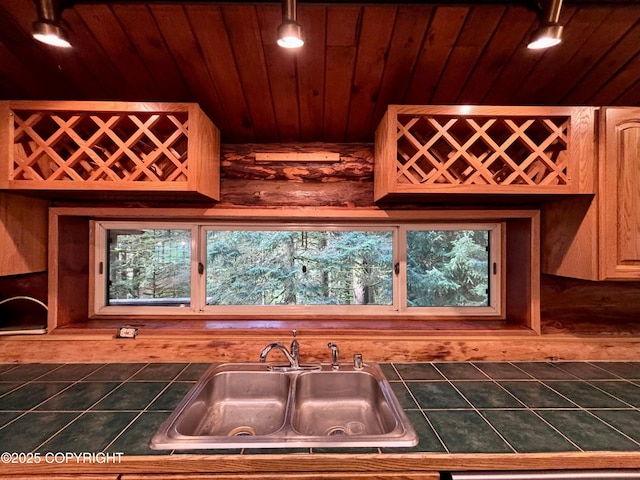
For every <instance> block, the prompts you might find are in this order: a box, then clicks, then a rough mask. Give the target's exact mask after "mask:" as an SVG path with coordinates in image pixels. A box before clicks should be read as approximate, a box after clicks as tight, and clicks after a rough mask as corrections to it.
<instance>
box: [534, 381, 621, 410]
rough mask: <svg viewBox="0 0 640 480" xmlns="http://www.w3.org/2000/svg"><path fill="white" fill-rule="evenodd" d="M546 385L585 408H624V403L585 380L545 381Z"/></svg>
mask: <svg viewBox="0 0 640 480" xmlns="http://www.w3.org/2000/svg"><path fill="white" fill-rule="evenodd" d="M545 383H546V385H548V386H549V387H551V388H553V389H554V390H555V391H556V392H559V393H561V394H562V395H564V396H565V397H567V398H569V399H571V401H572V402H574V403H577V404H578V405H580V406H581V407H585V408H624V407H625V406H626V405H625V404H624V403H621V402H619V401H618V400H616V399H615V398H613V397H611V396H610V395H607V394H606V393H603V392H601V391H600V390H598V389H596V388H593V387H592V386H591V385H589V384H588V383H585V382H560V381H547V382H545Z"/></svg>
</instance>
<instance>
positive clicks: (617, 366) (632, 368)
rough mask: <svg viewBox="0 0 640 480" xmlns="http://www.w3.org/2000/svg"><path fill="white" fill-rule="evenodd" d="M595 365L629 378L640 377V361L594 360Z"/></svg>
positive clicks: (636, 378)
mask: <svg viewBox="0 0 640 480" xmlns="http://www.w3.org/2000/svg"><path fill="white" fill-rule="evenodd" d="M594 365H597V366H598V367H600V368H604V369H605V370H606V371H608V372H611V373H613V374H614V375H618V376H619V377H622V378H626V379H628V380H638V379H640V362H594Z"/></svg>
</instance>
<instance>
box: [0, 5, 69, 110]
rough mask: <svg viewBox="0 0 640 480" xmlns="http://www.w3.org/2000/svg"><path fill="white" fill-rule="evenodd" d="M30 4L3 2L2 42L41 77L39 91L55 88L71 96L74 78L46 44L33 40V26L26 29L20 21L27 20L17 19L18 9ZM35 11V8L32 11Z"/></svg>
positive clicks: (0, 14) (66, 96) (64, 94)
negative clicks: (58, 61)
mask: <svg viewBox="0 0 640 480" xmlns="http://www.w3.org/2000/svg"><path fill="white" fill-rule="evenodd" d="M29 5H30V4H29V3H28V2H3V4H2V5H0V42H1V43H3V44H4V45H5V46H6V47H7V48H9V49H10V51H11V53H12V54H13V56H14V57H15V58H17V59H20V61H21V62H22V63H23V64H24V66H25V67H26V68H27V69H29V70H31V71H32V72H33V74H34V76H35V78H36V79H38V83H39V84H40V88H39V89H38V93H36V94H39V95H46V91H47V90H48V89H50V88H52V87H53V88H54V89H55V90H56V91H57V92H58V95H59V96H61V97H65V98H72V97H73V95H74V93H75V91H74V85H75V82H74V79H73V78H69V76H68V75H67V74H66V72H65V71H62V70H61V69H59V68H58V65H57V64H56V62H55V61H54V59H53V57H52V56H51V55H50V54H49V50H51V49H50V48H48V47H45V46H44V45H43V46H42V47H41V46H40V45H41V43H40V42H34V40H33V37H31V35H30V34H29V33H27V32H29V31H31V27H30V26H29V27H28V30H24V29H23V28H21V23H24V22H21V21H20V20H18V19H16V8H17V9H18V11H21V10H22V7H26V8H27V9H28V6H29ZM35 13H36V12H35V8H34V9H33V14H35ZM30 93H31V92H30ZM31 94H33V93H31Z"/></svg>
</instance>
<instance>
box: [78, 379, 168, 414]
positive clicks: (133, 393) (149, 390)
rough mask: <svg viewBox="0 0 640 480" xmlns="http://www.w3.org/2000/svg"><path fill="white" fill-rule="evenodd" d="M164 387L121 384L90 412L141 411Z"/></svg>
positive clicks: (148, 384) (133, 383) (154, 383)
mask: <svg viewBox="0 0 640 480" xmlns="http://www.w3.org/2000/svg"><path fill="white" fill-rule="evenodd" d="M166 386H167V384H166V383H160V382H131V383H123V384H122V386H120V387H119V388H117V389H116V390H114V391H113V392H111V393H110V394H109V395H108V396H107V397H105V398H104V399H102V400H101V401H100V402H98V403H97V404H96V405H94V406H93V407H92V408H91V410H142V409H144V408H146V407H147V405H149V403H151V401H152V400H153V399H154V398H155V396H156V395H158V393H160V391H161V390H162V389H163V388H164V387H166Z"/></svg>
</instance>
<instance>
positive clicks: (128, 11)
mask: <svg viewBox="0 0 640 480" xmlns="http://www.w3.org/2000/svg"><path fill="white" fill-rule="evenodd" d="M111 8H112V10H113V12H114V14H115V16H116V18H117V19H118V22H120V24H121V25H122V28H123V30H124V31H126V32H127V35H128V37H129V40H130V41H131V43H132V44H133V46H134V48H135V49H136V51H137V52H138V53H139V55H140V57H141V59H142V62H143V63H144V64H145V65H146V67H147V70H148V71H149V73H150V74H151V76H152V77H153V78H154V79H162V81H160V82H157V83H158V89H159V90H160V92H161V94H162V98H163V99H166V100H167V101H171V102H185V101H189V100H190V97H189V95H188V93H187V88H186V86H185V83H184V80H183V78H182V75H181V74H180V71H179V70H178V68H177V67H176V64H175V62H174V61H173V57H172V56H171V54H170V53H169V51H168V50H167V47H166V45H165V43H164V39H163V37H162V34H161V33H160V31H159V29H158V26H157V24H156V23H155V20H154V18H153V16H152V15H151V12H150V10H149V7H148V6H146V5H143V4H123V3H115V4H113V5H112V7H111ZM141 25H144V28H140V26H141Z"/></svg>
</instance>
